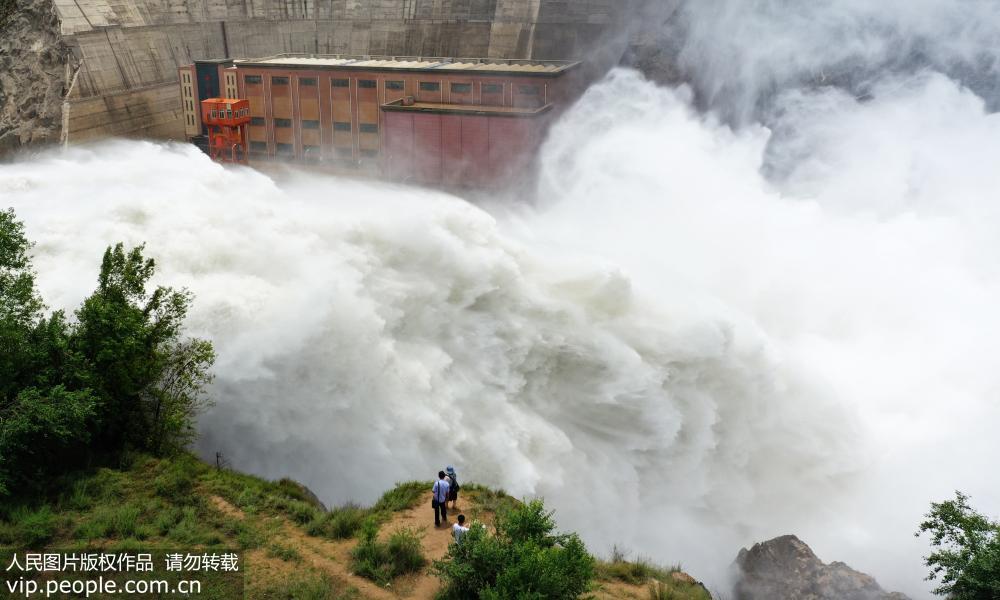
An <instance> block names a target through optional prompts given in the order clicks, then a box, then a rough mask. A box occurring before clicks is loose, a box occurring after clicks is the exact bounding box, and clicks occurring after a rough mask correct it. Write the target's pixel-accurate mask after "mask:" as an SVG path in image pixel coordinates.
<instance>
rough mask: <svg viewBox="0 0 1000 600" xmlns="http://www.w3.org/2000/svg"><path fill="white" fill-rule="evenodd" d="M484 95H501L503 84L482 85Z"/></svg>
mask: <svg viewBox="0 0 1000 600" xmlns="http://www.w3.org/2000/svg"><path fill="white" fill-rule="evenodd" d="M483 93H484V94H502V93H503V84H502V83H484V84H483Z"/></svg>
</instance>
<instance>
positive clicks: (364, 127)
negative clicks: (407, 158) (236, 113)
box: [250, 117, 378, 133]
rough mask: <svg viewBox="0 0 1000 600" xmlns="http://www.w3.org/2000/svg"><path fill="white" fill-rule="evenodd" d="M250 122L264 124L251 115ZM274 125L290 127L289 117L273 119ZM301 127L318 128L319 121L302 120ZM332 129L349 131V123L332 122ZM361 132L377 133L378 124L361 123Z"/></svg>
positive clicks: (260, 119)
mask: <svg viewBox="0 0 1000 600" xmlns="http://www.w3.org/2000/svg"><path fill="white" fill-rule="evenodd" d="M250 124H251V125H255V126H257V127H263V126H264V125H265V121H264V117H251V118H250ZM274 126H275V127H281V128H286V127H291V126H292V120H291V119H275V120H274ZM302 129H319V121H315V120H303V121H302ZM333 130H334V131H351V124H350V123H348V122H335V123H334V124H333ZM358 130H359V131H360V132H361V133H378V124H376V123H361V124H360V125H359V127H358Z"/></svg>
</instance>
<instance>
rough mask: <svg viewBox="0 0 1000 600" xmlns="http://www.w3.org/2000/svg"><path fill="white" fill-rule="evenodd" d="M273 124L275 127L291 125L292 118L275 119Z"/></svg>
mask: <svg viewBox="0 0 1000 600" xmlns="http://www.w3.org/2000/svg"><path fill="white" fill-rule="evenodd" d="M274 126H275V127H291V126H292V120H291V119H275V120H274Z"/></svg>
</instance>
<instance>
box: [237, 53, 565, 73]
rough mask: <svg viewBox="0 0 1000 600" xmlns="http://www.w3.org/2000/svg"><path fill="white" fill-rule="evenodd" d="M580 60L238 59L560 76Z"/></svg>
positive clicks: (261, 63) (257, 63)
mask: <svg viewBox="0 0 1000 600" xmlns="http://www.w3.org/2000/svg"><path fill="white" fill-rule="evenodd" d="M579 64H580V63H579V62H574V61H565V60H538V61H535V60H516V59H509V60H504V59H493V58H443V57H426V56H365V55H349V54H278V55H275V56H268V57H264V58H253V59H245V60H237V61H236V66H237V67H285V68H293V69H294V68H297V69H324V68H331V67H332V68H337V69H359V70H368V71H383V70H384V71H441V72H451V73H456V72H457V73H469V72H475V73H496V74H500V73H503V74H517V75H529V76H530V75H542V76H558V75H561V74H562V73H564V72H566V71H568V70H570V69H573V68H575V67H576V66H578V65H579Z"/></svg>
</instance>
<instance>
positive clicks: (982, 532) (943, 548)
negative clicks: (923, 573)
mask: <svg viewBox="0 0 1000 600" xmlns="http://www.w3.org/2000/svg"><path fill="white" fill-rule="evenodd" d="M924 533H927V534H929V535H930V541H931V546H932V547H933V548H934V551H933V552H931V554H930V555H929V556H927V557H925V558H924V564H925V565H926V566H928V567H930V569H931V571H930V574H929V575H928V576H927V579H928V580H929V581H935V580H939V581H940V585H939V586H938V587H937V588H935V590H934V593H936V594H938V595H941V596H947V597H948V598H950V599H953V600H1000V523H998V522H997V521H993V520H991V519H989V518H987V517H985V516H983V515H981V514H979V513H978V512H976V511H975V510H973V509H972V507H971V506H969V497H968V496H966V495H965V494H963V493H961V492H955V499H954V500H946V501H944V502H940V503H938V502H933V503H931V511H930V512H929V513H927V515H926V520H925V521H924V522H922V523H921V524H920V529H919V531H918V532H917V535H918V536H919V535H921V534H924Z"/></svg>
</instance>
